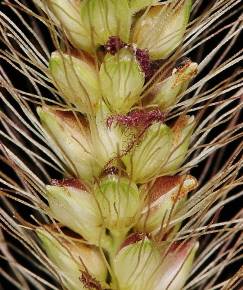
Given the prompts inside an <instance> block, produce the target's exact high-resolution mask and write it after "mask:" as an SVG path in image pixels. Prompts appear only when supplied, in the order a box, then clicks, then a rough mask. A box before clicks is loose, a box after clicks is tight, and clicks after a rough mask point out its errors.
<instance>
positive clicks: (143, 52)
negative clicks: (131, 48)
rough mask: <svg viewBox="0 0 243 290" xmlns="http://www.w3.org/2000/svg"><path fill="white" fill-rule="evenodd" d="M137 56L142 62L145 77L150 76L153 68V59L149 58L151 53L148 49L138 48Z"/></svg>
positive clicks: (140, 62)
mask: <svg viewBox="0 0 243 290" xmlns="http://www.w3.org/2000/svg"><path fill="white" fill-rule="evenodd" d="M135 56H136V59H137V61H138V62H139V64H140V67H141V69H142V71H143V72H144V74H145V77H146V78H148V77H150V76H151V74H152V69H151V61H150V58H149V53H148V50H147V49H139V48H138V49H136V50H135Z"/></svg>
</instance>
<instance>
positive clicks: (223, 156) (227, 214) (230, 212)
mask: <svg viewBox="0 0 243 290" xmlns="http://www.w3.org/2000/svg"><path fill="white" fill-rule="evenodd" d="M22 2H24V1H22ZM29 2H30V1H26V3H29ZM204 3H205V4H204V5H203V6H202V7H201V8H200V11H198V13H201V11H203V10H204V9H206V7H207V5H208V1H204ZM30 6H31V5H30ZM32 8H33V9H35V8H34V7H33V6H32ZM0 10H1V11H3V12H4V13H6V14H7V15H8V16H10V17H14V15H13V13H12V12H11V11H10V9H8V8H6V7H4V6H3V5H1V8H0ZM241 12H242V6H241V5H239V14H236V15H234V16H233V17H238V16H239V15H240V13H241ZM26 19H27V21H28V22H29V23H31V20H30V19H29V18H28V17H26ZM14 21H16V22H17V23H18V20H17V19H14ZM231 21H232V18H228V19H227V20H226V21H225V24H227V23H230V22H231ZM16 22H15V23H16ZM19 27H20V28H21V29H24V27H23V26H22V24H21V23H19ZM40 31H41V33H42V37H44V39H45V40H46V43H48V44H49V48H50V51H53V50H55V48H54V46H53V45H52V41H51V39H50V36H49V33H48V31H47V30H46V28H45V27H44V25H40ZM222 37H223V35H222V34H220V35H218V36H217V37H215V38H213V39H211V40H210V41H209V42H208V43H207V45H206V47H204V50H203V51H200V54H201V55H200V58H201V59H203V58H204V56H205V55H207V53H209V52H210V51H211V50H212V49H213V48H214V47H215V46H216V44H217V43H218V42H219V41H220V40H221V39H222ZM2 48H4V47H2ZM241 48H242V35H241V37H239V38H238V40H237V41H236V42H235V44H234V47H233V48H232V50H231V51H230V53H229V55H228V56H227V57H230V56H231V55H233V54H234V53H235V52H237V51H238V50H239V49H241ZM224 49H225V48H222V50H221V51H219V52H218V54H217V55H216V56H215V59H214V60H213V61H215V60H216V59H217V57H219V55H220V54H221V53H222V51H223V50H224ZM198 57H199V52H198V51H195V52H193V53H192V54H191V55H190V58H191V59H192V60H196V59H198ZM1 65H2V66H3V68H4V69H5V71H7V72H8V73H9V76H10V78H11V81H12V82H13V84H14V86H15V87H17V88H21V89H22V90H24V91H33V88H32V87H31V86H30V84H29V83H28V81H27V80H26V79H25V77H24V76H22V75H20V74H18V73H16V71H15V70H13V68H11V67H10V66H9V65H8V64H7V63H6V62H2V61H1ZM208 69H209V68H208ZM236 69H239V65H237V66H235V67H233V68H232V69H230V70H227V71H226V72H225V73H223V74H220V75H219V76H218V77H217V78H214V79H213V80H212V81H210V83H209V84H208V85H209V86H211V85H214V84H216V83H217V82H220V81H222V80H223V79H224V78H225V77H228V76H230V75H231V74H232V73H233V72H234V71H235V70H236ZM207 71H208V70H207V69H206V70H205V71H204V72H203V74H204V75H205V74H206V73H207ZM201 77H202V75H200V76H198V78H201ZM2 90H3V93H4V94H8V92H7V91H6V90H4V89H2ZM43 93H46V94H48V92H45V91H44V90H43ZM226 97H227V96H226ZM13 104H14V105H15V106H16V107H18V105H17V104H15V103H14V101H13ZM0 108H1V110H3V111H5V112H7V108H6V107H5V106H4V103H3V102H2V101H1V100H0ZM33 108H34V106H33ZM206 114H207V112H205V115H206ZM12 117H13V118H15V117H14V116H12ZM239 121H240V120H239ZM0 126H1V125H0ZM222 129H223V128H220V127H219V128H217V129H215V130H213V131H212V133H211V136H209V139H210V138H212V137H213V136H215V135H216V134H218V132H221V130H222ZM1 142H3V143H5V144H7V145H8V146H10V147H13V145H12V144H9V142H8V141H7V140H4V139H2V140H1ZM24 142H25V143H26V146H28V147H29V148H30V149H31V147H32V149H33V150H35V151H36V148H35V147H33V146H32V144H31V143H28V141H27V140H25V141H24ZM238 144H239V141H235V142H233V143H231V144H230V145H228V146H227V147H226V150H224V151H223V153H220V152H218V153H216V155H215V157H214V160H218V165H217V166H218V168H221V167H222V166H223V165H224V163H225V160H227V158H228V157H229V156H230V155H231V154H232V153H233V151H234V150H235V148H236V147H237V146H238ZM19 154H24V153H23V152H19ZM24 159H25V162H26V163H27V164H29V166H30V167H31V169H32V170H33V171H34V172H36V173H37V172H38V174H39V176H40V177H42V178H43V179H45V178H44V176H41V173H40V172H39V171H38V169H37V168H35V167H34V166H33V164H31V161H30V159H29V157H28V156H26V154H25V156H24ZM206 162H207V160H206V161H205V162H202V163H201V164H200V165H199V166H198V167H195V168H193V169H192V170H191V174H192V175H193V176H195V177H197V178H199V177H200V173H201V172H202V169H203V168H204V166H205V165H206ZM214 162H215V161H214ZM0 166H1V169H2V170H3V171H4V172H6V173H7V174H9V175H11V176H12V177H16V175H15V173H14V171H13V170H12V169H11V168H9V167H7V166H6V165H5V164H0ZM46 169H47V170H50V169H49V168H46ZM212 173H213V172H212V167H210V169H209V171H208V173H207V176H206V177H205V179H207V178H210V176H211V175H212ZM52 177H53V178H61V176H60V175H59V174H58V173H57V172H54V171H52ZM16 178H17V177H16ZM238 191H239V189H235V190H234V191H232V193H231V194H234V193H235V192H238ZM15 206H16V208H18V209H19V211H20V212H23V213H24V214H23V216H24V218H25V219H26V220H30V214H31V213H32V212H31V210H28V211H27V210H26V207H23V206H22V205H20V204H19V203H15ZM241 208H242V203H241V202H240V201H239V200H237V201H234V202H232V203H231V204H230V205H228V206H226V208H223V209H222V211H221V213H220V216H219V220H220V221H225V220H229V219H230V218H232V217H233V216H234V215H235V214H236V213H237V212H238V211H239V210H240V209H241ZM30 221H32V220H30ZM6 237H7V240H8V241H9V242H11V243H14V245H16V246H17V247H20V248H21V247H22V246H21V245H20V244H19V242H18V241H16V240H14V239H13V238H12V237H10V236H9V235H7V234H6ZM15 256H16V259H17V260H19V261H20V263H23V264H24V265H25V266H26V267H27V268H30V269H31V267H32V265H31V264H29V262H28V261H26V259H23V257H21V256H19V255H18V254H15ZM0 261H1V259H0ZM241 264H242V261H239V262H237V263H235V264H233V265H230V267H228V268H226V269H225V271H224V272H223V274H222V275H221V276H220V278H219V280H225V279H227V278H229V277H230V276H232V274H234V273H235V272H236V271H237V270H238V269H239V267H240V265H241ZM2 266H3V268H4V269H7V268H8V264H7V263H5V262H3V261H2ZM41 275H43V277H45V275H44V274H43V273H42V274H41ZM45 278H46V279H48V280H50V278H49V277H45ZM0 279H1V276H0ZM0 289H4V290H8V289H9V290H14V289H16V288H15V287H14V286H13V285H10V284H9V283H8V282H7V280H6V279H3V278H2V281H1V282H0ZM30 289H34V288H31V287H30ZM239 289H240V288H239Z"/></svg>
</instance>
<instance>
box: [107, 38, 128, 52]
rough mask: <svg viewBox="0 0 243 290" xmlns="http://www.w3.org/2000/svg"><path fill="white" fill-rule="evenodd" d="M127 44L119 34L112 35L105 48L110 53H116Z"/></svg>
mask: <svg viewBox="0 0 243 290" xmlns="http://www.w3.org/2000/svg"><path fill="white" fill-rule="evenodd" d="M125 45H126V44H125V43H124V42H123V41H122V40H121V39H120V38H119V37H118V36H110V37H109V40H108V41H107V43H106V44H105V50H106V51H107V52H109V53H110V54H112V55H114V54H116V53H117V52H118V51H119V50H120V49H121V48H123V47H124V46H125Z"/></svg>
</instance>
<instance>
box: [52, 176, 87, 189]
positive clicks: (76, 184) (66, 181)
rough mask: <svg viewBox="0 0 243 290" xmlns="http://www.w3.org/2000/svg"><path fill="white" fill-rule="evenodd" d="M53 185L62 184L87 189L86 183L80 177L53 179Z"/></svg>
mask: <svg viewBox="0 0 243 290" xmlns="http://www.w3.org/2000/svg"><path fill="white" fill-rule="evenodd" d="M51 185H54V186H61V187H64V186H65V187H74V188H77V189H81V190H86V187H85V185H84V184H83V183H82V182H81V180H80V179H76V178H64V179H52V180H51Z"/></svg>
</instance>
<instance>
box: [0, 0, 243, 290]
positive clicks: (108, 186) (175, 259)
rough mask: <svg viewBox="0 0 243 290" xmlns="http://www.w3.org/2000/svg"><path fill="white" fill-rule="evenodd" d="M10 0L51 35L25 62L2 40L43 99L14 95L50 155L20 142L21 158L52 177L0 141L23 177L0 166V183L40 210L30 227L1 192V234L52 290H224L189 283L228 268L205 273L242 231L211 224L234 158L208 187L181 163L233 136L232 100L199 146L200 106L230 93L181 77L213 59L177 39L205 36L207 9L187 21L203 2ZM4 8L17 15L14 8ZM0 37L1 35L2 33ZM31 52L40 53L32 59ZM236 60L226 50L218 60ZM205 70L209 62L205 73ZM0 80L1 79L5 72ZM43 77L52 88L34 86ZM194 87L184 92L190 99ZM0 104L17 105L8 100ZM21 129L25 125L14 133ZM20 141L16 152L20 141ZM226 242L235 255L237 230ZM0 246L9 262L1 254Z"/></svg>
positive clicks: (193, 162)
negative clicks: (210, 235) (21, 247)
mask: <svg viewBox="0 0 243 290" xmlns="http://www.w3.org/2000/svg"><path fill="white" fill-rule="evenodd" d="M14 2H16V3H15V4H17V5H19V8H21V9H22V10H23V9H24V10H25V11H26V12H27V13H28V14H30V15H32V16H35V17H39V19H40V20H41V21H42V22H43V23H45V25H46V26H47V27H48V31H49V33H50V35H51V37H52V40H53V43H54V45H55V51H51V53H50V54H49V52H48V53H47V52H46V49H45V46H43V44H41V45H40V48H41V49H40V50H43V52H45V53H46V56H43V55H41V53H40V51H38V49H37V50H36V49H35V48H34V47H32V46H31V44H23V43H22V46H23V47H24V46H25V45H26V48H25V49H24V50H25V51H29V50H30V51H32V54H31V53H30V55H29V56H28V57H29V59H26V56H19V55H18V52H15V54H14V53H13V51H14V48H12V46H11V42H9V48H10V49H9V51H10V52H11V51H12V54H13V55H14V57H15V58H16V59H18V57H19V58H20V62H21V66H20V67H21V70H22V71H23V72H24V74H25V75H26V76H29V80H30V82H31V83H32V86H33V87H35V90H36V96H38V97H37V98H38V99H39V102H37V103H38V105H37V106H35V109H34V110H33V109H31V108H30V106H29V105H28V98H24V95H25V94H24V93H23V92H22V94H23V98H22V99H21V95H22V94H21V92H17V91H15V93H16V97H14V98H15V102H17V103H18V105H20V107H21V110H22V111H23V114H24V115H27V116H28V117H27V119H28V120H27V121H26V120H25V118H23V120H22V122H23V126H26V127H27V128H28V129H29V130H30V131H32V133H33V135H35V136H34V137H29V138H31V142H32V143H33V144H34V145H35V146H36V147H37V148H38V150H40V152H43V154H44V155H46V156H47V157H48V158H47V159H46V161H45V160H44V161H43V159H44V158H42V154H41V153H35V151H33V153H30V152H29V154H30V155H31V160H32V162H33V163H35V164H36V166H37V167H39V170H40V172H41V171H42V170H44V171H45V169H44V167H43V165H41V163H43V162H46V165H48V166H50V167H52V168H53V171H57V172H59V173H60V175H59V176H60V177H59V178H54V177H53V176H52V171H51V170H50V174H49V173H45V174H48V176H45V178H44V179H45V181H43V180H44V179H43V180H41V178H39V177H38V174H35V173H34V172H32V171H31V168H30V169H29V168H28V165H27V164H25V162H24V161H23V160H22V159H21V157H20V156H17V155H16V153H15V152H14V151H12V150H11V148H10V147H8V146H6V145H5V144H3V145H2V151H3V156H5V158H7V160H9V164H10V165H11V166H12V167H13V169H14V170H15V171H17V172H18V176H19V179H20V181H21V183H20V184H22V187H21V186H20V185H19V184H17V183H14V181H12V180H11V178H8V177H6V176H4V175H2V180H6V181H5V183H4V184H5V185H7V186H8V187H9V189H11V191H15V192H16V193H17V197H18V195H20V196H22V201H23V203H25V204H26V205H28V204H29V205H30V206H31V207H32V208H34V209H35V210H36V211H38V212H39V213H38V215H37V214H36V216H34V217H33V223H32V224H31V225H30V223H27V222H25V221H24V220H23V219H22V218H21V217H20V216H21V214H16V216H14V217H12V215H11V214H9V212H11V205H10V204H9V202H8V201H6V199H7V198H8V197H9V196H8V195H10V193H8V191H7V194H6V196H5V195H4V203H6V205H5V206H7V207H8V210H7V211H6V212H5V213H4V212H3V213H1V216H2V217H3V220H4V221H5V222H3V224H6V223H8V224H10V225H11V226H10V229H9V231H10V232H11V231H13V232H15V235H17V236H21V235H23V233H22V231H23V232H24V236H23V237H22V238H23V240H24V244H25V246H26V248H27V249H28V250H29V251H30V252H32V254H34V256H35V259H37V261H38V263H42V264H44V266H45V267H46V268H47V271H48V272H49V273H48V275H50V276H53V277H55V279H56V280H57V281H58V283H59V286H55V285H56V284H55V283H54V284H53V285H52V286H51V287H52V288H51V289H61V288H62V289H68V290H69V289H70V290H79V289H80V290H81V289H94V290H96V289H97V290H102V289H112V290H180V289H182V288H183V287H185V288H183V289H221V288H206V286H205V288H197V287H204V286H203V285H207V284H203V283H207V282H208V285H210V283H211V284H212V285H213V283H214V282H215V281H216V280H217V279H215V278H214V277H215V276H216V277H217V271H219V272H220V271H222V269H223V268H224V267H223V263H221V261H220V259H219V262H218V264H217V262H215V263H216V265H217V266H215V269H214V264H210V263H211V262H210V256H211V255H212V256H213V255H215V254H216V253H217V251H219V250H220V249H219V247H220V246H222V247H224V245H225V244H227V243H230V242H231V239H236V238H237V237H238V236H237V232H238V231H239V229H240V225H241V224H242V220H241V219H240V215H239V216H236V217H234V219H233V220H232V221H230V222H229V223H222V224H220V223H216V221H217V215H218V213H219V211H220V208H221V207H222V206H224V204H227V202H230V197H228V196H227V193H228V192H229V191H230V190H231V189H232V188H234V187H236V186H237V185H238V184H240V182H241V180H240V178H238V179H237V168H238V167H239V165H240V162H239V161H238V160H235V159H237V158H236V157H235V158H233V157H232V159H231V158H230V159H229V160H228V161H227V162H226V167H225V168H223V170H221V171H218V172H217V173H216V174H215V175H214V176H213V177H212V178H211V180H210V182H207V183H202V182H198V180H197V179H196V178H195V177H194V176H192V175H191V174H190V170H191V169H192V168H193V167H195V166H197V164H198V163H199V162H201V161H202V160H204V159H205V158H207V157H208V156H210V154H213V152H214V151H215V150H217V149H219V148H221V147H223V146H224V145H225V144H228V143H229V142H231V141H232V140H235V139H237V138H238V134H239V133H238V129H239V128H238V125H237V122H236V121H237V120H235V121H232V120H234V118H233V116H234V115H235V114H236V116H237V114H238V111H239V107H238V106H235V108H234V109H229V112H230V113H228V114H227V113H225V114H226V116H225V118H226V119H227V118H229V120H230V122H229V125H228V127H226V128H227V129H226V133H225V135H222V137H221V139H217V138H215V140H212V142H211V143H209V144H206V143H203V142H204V140H206V137H207V135H208V134H209V133H210V131H211V130H212V128H213V127H217V126H218V125H219V124H220V123H221V122H223V120H222V119H221V118H220V116H217V107H216V108H215V113H213V114H211V115H210V113H209V116H210V118H208V119H207V118H206V119H205V120H203V119H202V118H201V115H200V114H201V111H200V109H201V108H202V111H203V105H204V106H206V105H208V104H212V103H214V102H215V104H216V102H217V101H218V104H219V112H220V111H221V110H222V112H223V110H224V108H225V106H227V105H228V103H224V102H221V103H220V101H219V100H220V98H219V99H217V98H218V94H219V95H220V94H222V92H221V91H220V93H219V92H218V87H217V86H215V88H214V89H211V90H210V89H209V90H205V91H203V90H202V91H201V89H202V87H203V85H205V83H206V82H207V78H208V76H206V77H204V78H203V81H202V80H200V79H199V80H198V82H197V83H196V84H194V85H193V86H191V87H190V84H191V83H192V82H193V80H194V79H195V78H196V76H197V75H198V74H199V73H200V72H201V71H203V69H204V67H205V66H206V64H207V61H208V62H209V61H210V58H212V57H213V55H210V53H209V55H208V59H205V60H203V61H202V62H201V63H200V64H197V63H196V62H194V61H193V60H191V59H189V58H188V57H187V53H186V49H187V47H189V48H188V50H190V49H193V47H194V46H195V47H197V42H195V43H194V42H193V41H195V39H197V38H198V39H199V40H198V42H199V43H200V41H202V40H201V39H200V29H201V30H202V33H204V30H203V24H204V25H205V26H206V24H207V21H206V20H205V19H206V16H205V15H204V18H203V17H202V19H201V23H200V22H199V24H197V25H195V26H193V23H192V24H191V23H190V19H191V18H190V15H191V13H192V11H193V9H196V8H197V5H196V4H197V2H200V1H195V3H194V2H193V1H191V0H172V1H162V2H159V1H153V0H43V1H38V0H35V1H34V2H35V5H36V8H35V9H37V10H38V11H39V13H40V14H41V15H42V16H39V15H38V16H37V15H35V12H33V11H32V10H31V8H28V6H25V5H24V4H23V3H21V1H20V2H19V1H14ZM23 2H24V1H23ZM201 2H202V1H201ZM220 2H222V1H215V7H214V6H212V10H210V13H212V15H211V18H212V19H214V18H213V17H215V18H216V16H215V15H214V14H213V13H214V12H215V11H217V9H218V10H219V11H221V13H222V14H224V13H226V12H224V9H225V10H226V11H227V9H226V8H227V7H228V6H227V5H226V6H227V7H226V6H224V5H223V4H222V3H220ZM225 2H227V3H228V5H233V4H230V2H231V1H225ZM193 5H194V6H193ZM198 5H199V4H198ZM235 5H236V4H235ZM12 9H13V10H14V11H17V10H15V9H16V7H15V6H13V8H12ZM210 13H209V15H208V17H209V18H210ZM3 19H4V18H3ZM5 21H6V20H5ZM203 21H205V23H204V22H203ZM234 25H235V26H233V25H232V26H230V28H231V29H233V28H234V29H233V30H232V32H231V34H229V37H228V39H227V38H226V39H224V41H226V42H230V41H231V39H232V38H233V37H234V35H237V33H239V31H238V30H239V26H240V25H239V23H234ZM208 26H209V25H208ZM209 27H210V26H209ZM9 30H10V33H12V32H11V29H10V28H9ZM236 32H237V33H236ZM35 33H36V32H35V30H33V35H34V36H35ZM232 34H233V36H232ZM3 39H4V42H5V43H8V34H4V38H3ZM33 45H34V44H33ZM222 45H223V44H222ZM216 48H217V47H216ZM216 51H217V49H216ZM215 53H216V52H215ZM3 56H4V57H5V58H8V57H10V56H9V55H8V54H6V55H5V54H3ZM241 57H242V56H241ZM31 58H33V59H36V58H38V61H39V63H38V62H37V60H35V61H32V62H31ZM238 58H239V55H237V54H236V56H235V57H233V58H231V59H229V60H227V61H226V64H224V65H225V66H227V64H228V63H229V64H231V62H234V63H236V62H237V61H239V59H238ZM26 65H27V67H26ZM32 65H34V66H36V68H35V70H34V71H33V68H32ZM231 65H233V64H231ZM221 66H222V64H221ZM219 68H220V66H219ZM214 74H215V71H214V70H213V71H212V74H211V77H213V76H214ZM3 79H4V80H5V87H6V88H7V89H8V85H7V83H8V81H7V79H6V76H5V75H4V74H3ZM208 79H210V78H208ZM39 85H40V86H43V87H45V89H46V90H47V91H48V92H49V94H50V96H46V95H43V94H42V93H41V90H40V89H39V88H38V86H39ZM224 85H225V84H222V87H223V88H224ZM237 85H239V82H237V81H235V80H234V81H232V84H231V83H230V84H229V86H228V87H227V83H226V85H225V86H226V88H225V90H226V89H228V90H229V91H231V90H232V91H233V89H235V88H238V87H239V86H237ZM235 86H236V87H235ZM13 90H14V89H13ZM193 90H194V91H195V93H194V95H193V94H192V95H190V96H189V97H188V93H190V92H193ZM10 91H11V90H10ZM222 91H223V89H222ZM36 96H35V98H36ZM239 96H240V90H239V91H236V92H234V95H233V96H232V98H230V99H229V104H231V103H232V102H233V101H235V100H237V99H238V98H239ZM26 100H27V101H26ZM207 101H208V102H209V103H207ZM6 104H7V107H10V108H11V110H12V111H13V112H15V111H14V108H12V107H11V106H12V104H11V103H8V101H6ZM200 104H202V106H201V107H200ZM214 106H216V105H214ZM220 106H222V107H220ZM35 110H36V111H35ZM230 110H231V111H230ZM16 114H17V115H18V113H16ZM20 115H21V114H20ZM18 118H21V117H20V116H19V115H18ZM211 122H212V123H213V125H212V124H210V123H211ZM234 122H235V123H234ZM3 126H4V127H5V130H7V132H8V134H7V135H8V136H9V138H10V141H13V140H15V138H17V137H16V135H15V134H12V133H11V130H10V129H9V126H11V127H13V128H15V130H17V127H18V126H17V125H14V124H11V125H10V120H9V119H8V118H7V117H6V116H3ZM31 126H32V129H31V128H30V127H31ZM17 131H18V130H17ZM3 132H4V131H3ZM3 134H4V133H2V136H4V135H3ZM19 134H21V135H24V134H26V133H25V131H24V130H23V131H22V130H20V133H19ZM5 135H6V133H5ZM4 137H5V138H6V136H4ZM36 139H39V143H38V142H37V141H36ZM16 144H17V146H18V144H19V146H20V148H21V149H22V145H20V142H19V143H18V141H16ZM43 144H44V145H43ZM207 145H208V146H207ZM24 150H28V148H27V149H24ZM237 150H239V148H237V149H236V153H237V152H238V151H237ZM26 152H27V153H28V151H26ZM38 154H39V155H38ZM238 154H239V153H238ZM236 155H237V154H236ZM11 191H9V192H11ZM236 196H237V197H238V195H237V194H236ZM17 197H16V200H17V201H18V199H17ZM237 197H236V198H237ZM10 198H11V197H10ZM18 198H19V197H18ZM19 199H20V198H19ZM214 221H215V222H214ZM19 224H22V228H21V227H20V228H18V225H19ZM5 227H6V226H5ZM5 227H3V228H5ZM15 227H16V228H18V229H16V230H15ZM227 227H228V228H227ZM215 228H216V232H217V230H218V236H216V238H215V239H213V240H212V242H211V244H209V246H208V247H205V245H204V248H203V247H202V249H200V243H199V238H200V236H201V235H205V234H206V233H207V231H208V232H210V230H211V231H213V230H214V229H215ZM224 228H227V230H225V231H223V229H224ZM228 232H232V233H233V234H232V233H231V236H229V233H228ZM203 243H204V242H203ZM235 245H236V246H235V248H233V249H234V250H233V251H232V250H231V251H230V250H229V249H227V246H226V250H227V251H228V252H227V251H226V252H227V254H231V255H229V256H233V258H232V259H233V260H234V253H235V252H237V251H238V240H237V242H236V243H235ZM6 252H7V254H6ZM3 254H4V255H6V257H7V258H8V259H9V255H10V254H9V253H8V250H6V249H5V250H4V252H3ZM221 254H222V253H221ZM199 257H200V259H199ZM227 257H228V255H226V258H227ZM11 258H12V257H10V259H11ZM203 259H205V261H204V260H203ZM207 259H209V260H208V261H209V262H208V264H209V266H208V268H207V266H205V265H207ZM215 261H217V258H216V259H215ZM226 261H227V259H226ZM229 261H230V260H229ZM205 262H206V263H205ZM204 263H205V264H204ZM201 264H203V265H204V268H203V269H202V270H201V267H202V265H201ZM193 265H194V267H193ZM13 267H14V266H13ZM217 269H218V270H217ZM199 270H201V272H200V271H199ZM15 271H17V272H18V271H20V270H18V268H17V270H16V269H15ZM197 271H199V274H197V275H195V273H197ZM205 271H206V272H207V271H208V274H207V273H206V272H205ZM23 273H24V271H23V272H21V271H20V273H18V274H16V273H15V275H17V277H18V276H19V275H20V276H21V277H20V278H19V279H20V280H19V281H20V282H19V283H23V284H21V285H22V286H21V287H22V288H20V289H30V288H24V287H25V283H27V282H21V281H22V280H23V279H26V280H27V281H28V280H30V278H29V276H28V275H30V274H28V275H27V274H26V275H25V274H23ZM207 275H208V276H207ZM22 276H23V277H22ZM204 276H206V278H205V277H204ZM30 277H31V278H32V279H34V280H35V279H36V283H34V282H31V283H33V285H34V287H35V289H45V287H46V288H48V287H50V285H51V282H50V283H49V281H48V280H47V281H46V282H44V281H43V279H42V280H40V279H38V278H36V276H34V275H33V277H32V275H30ZM237 277H238V276H237V275H236V276H234V278H235V279H236V278H237ZM204 279H205V281H206V282H204ZM214 280H215V281H214ZM42 283H43V284H44V286H42V288H41V286H40V285H39V284H42ZM200 283H201V284H200ZM227 283H229V281H226V282H225V284H222V287H227ZM234 283H237V279H236V280H235V281H234ZM229 285H230V284H229ZM38 287H39V288H38ZM43 287H44V288H43ZM56 287H57V288H56ZM207 287H210V286H207ZM212 287H213V286H212ZM230 287H231V286H230ZM48 289H49V288H48ZM222 289H224V288H222ZM225 289H231V288H225ZM232 289H233V288H232Z"/></svg>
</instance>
